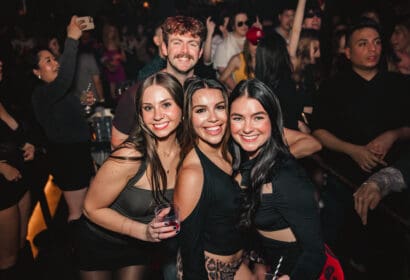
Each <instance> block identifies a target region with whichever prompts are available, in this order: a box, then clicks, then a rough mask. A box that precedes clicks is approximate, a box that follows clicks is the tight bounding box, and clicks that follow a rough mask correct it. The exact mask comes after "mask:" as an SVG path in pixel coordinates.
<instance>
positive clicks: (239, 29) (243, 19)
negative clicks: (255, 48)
mask: <svg viewBox="0 0 410 280" xmlns="http://www.w3.org/2000/svg"><path fill="white" fill-rule="evenodd" d="M248 29H249V26H248V16H247V15H246V14H237V15H236V16H235V22H234V27H233V32H234V33H235V34H237V35H238V36H240V37H245V36H246V32H248Z"/></svg>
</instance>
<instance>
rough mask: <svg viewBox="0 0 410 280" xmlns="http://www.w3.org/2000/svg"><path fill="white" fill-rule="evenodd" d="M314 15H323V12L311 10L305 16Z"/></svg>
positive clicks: (310, 16) (311, 16)
mask: <svg viewBox="0 0 410 280" xmlns="http://www.w3.org/2000/svg"><path fill="white" fill-rule="evenodd" d="M314 16H316V17H319V18H320V17H322V13H321V12H320V11H309V12H307V13H306V14H305V18H313V17H314Z"/></svg>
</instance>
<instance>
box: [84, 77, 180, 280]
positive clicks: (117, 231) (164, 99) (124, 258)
mask: <svg viewBox="0 0 410 280" xmlns="http://www.w3.org/2000/svg"><path fill="white" fill-rule="evenodd" d="M182 96H183V92H182V86H181V85H180V84H179V82H178V81H177V80H176V79H175V78H174V77H173V76H171V75H169V74H167V73H164V72H158V73H156V74H154V75H152V76H150V77H148V78H147V79H146V80H144V81H143V83H142V84H141V85H140V87H139V89H138V92H137V101H136V106H137V110H136V112H137V114H138V115H137V116H136V117H137V124H136V126H135V128H134V130H133V131H132V133H131V135H130V136H129V138H128V139H127V140H126V141H125V142H124V143H123V144H121V145H120V146H119V147H117V148H116V149H115V150H114V151H113V152H112V153H111V155H110V156H109V158H108V159H107V160H106V161H105V162H104V164H103V165H102V166H101V168H100V169H99V170H98V172H97V175H96V177H95V179H94V180H93V182H92V184H91V186H90V189H89V191H88V193H87V196H86V199H85V203H84V216H83V218H82V219H81V221H80V223H79V224H78V232H79V234H78V239H77V246H76V249H77V255H78V258H77V259H78V261H79V267H80V270H81V276H82V279H85V280H87V279H113V278H114V275H112V273H113V272H115V273H116V275H117V276H116V277H117V278H115V279H143V275H144V272H145V268H146V265H148V264H149V263H150V261H151V260H150V259H151V256H152V252H155V251H156V250H160V249H161V248H162V246H161V244H159V242H161V241H163V240H165V239H169V238H171V237H174V236H175V235H176V234H177V233H178V231H179V229H178V228H177V227H176V226H172V225H169V224H168V223H167V222H162V221H161V219H156V218H155V217H154V210H155V207H156V206H157V205H159V204H162V203H164V202H172V198H173V189H174V186H175V181H176V171H177V164H178V162H179V154H180V146H179V143H180V138H181V133H180V131H181V116H182V99H183V97H182ZM169 211H170V209H169V208H167V209H164V210H163V211H162V212H160V214H159V215H160V217H164V216H165V215H166V214H168V212H169ZM155 243H157V244H156V245H155ZM162 243H163V242H162ZM158 246H160V247H161V248H160V247H158ZM164 246H166V245H164ZM164 250H165V248H164ZM162 252H163V253H164V254H165V253H167V252H165V251H162ZM174 256H176V251H175V255H174ZM175 277H176V275H175Z"/></svg>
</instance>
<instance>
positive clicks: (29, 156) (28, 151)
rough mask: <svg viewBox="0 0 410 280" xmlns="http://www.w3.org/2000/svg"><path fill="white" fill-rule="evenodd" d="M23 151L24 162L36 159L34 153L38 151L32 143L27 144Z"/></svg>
mask: <svg viewBox="0 0 410 280" xmlns="http://www.w3.org/2000/svg"><path fill="white" fill-rule="evenodd" d="M21 149H22V150H23V157H24V161H29V160H33V159H34V152H35V151H36V148H35V147H34V145H32V144H30V143H26V144H24V146H23V148H21Z"/></svg>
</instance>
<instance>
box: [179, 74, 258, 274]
mask: <svg viewBox="0 0 410 280" xmlns="http://www.w3.org/2000/svg"><path fill="white" fill-rule="evenodd" d="M184 89H185V90H184V95H185V97H184V110H183V111H184V118H183V120H184V121H183V126H184V138H183V142H182V144H181V149H182V153H181V154H182V156H181V157H182V162H181V163H180V167H179V170H178V180H177V185H176V188H175V193H174V201H175V204H176V205H177V206H178V208H179V209H180V219H181V235H180V261H179V262H178V271H179V272H180V273H181V274H182V277H181V278H182V279H184V280H188V279H238V280H239V279H241V280H242V279H243V280H247V279H251V277H252V275H251V272H250V270H249V269H248V267H247V266H246V265H245V264H244V263H243V248H244V239H243V236H242V233H241V232H240V230H239V228H238V222H239V213H240V208H241V200H240V196H241V189H240V187H239V186H238V184H237V183H236V182H235V180H233V178H232V177H231V175H232V166H231V156H230V154H229V152H228V147H227V144H228V139H229V133H228V110H227V109H228V108H227V105H228V103H227V102H228V94H227V92H226V89H225V88H224V86H223V85H222V84H221V83H220V82H218V81H216V80H210V79H201V78H191V79H189V80H187V81H186V83H185V85H184Z"/></svg>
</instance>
